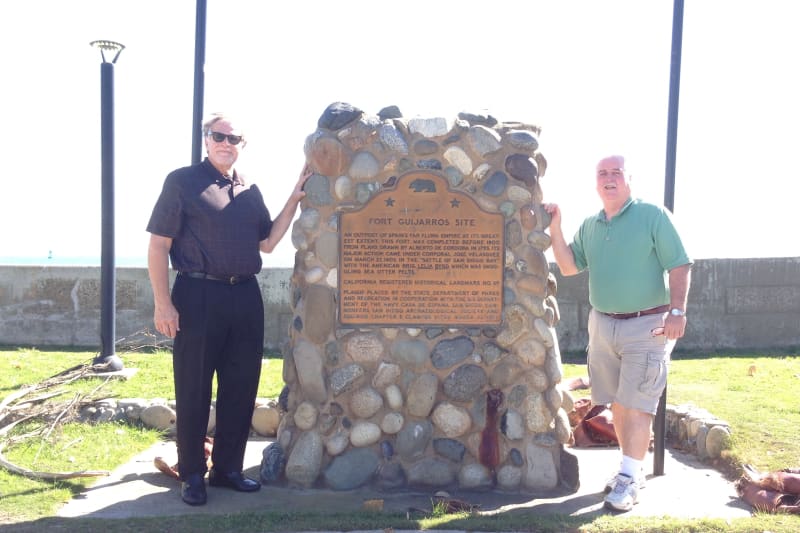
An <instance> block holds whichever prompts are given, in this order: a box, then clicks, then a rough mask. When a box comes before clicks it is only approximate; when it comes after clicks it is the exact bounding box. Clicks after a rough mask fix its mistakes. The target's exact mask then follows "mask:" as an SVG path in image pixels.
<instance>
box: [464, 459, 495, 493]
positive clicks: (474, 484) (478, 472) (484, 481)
mask: <svg viewBox="0 0 800 533" xmlns="http://www.w3.org/2000/svg"><path fill="white" fill-rule="evenodd" d="M458 486H459V487H461V488H462V489H468V490H469V489H472V490H489V489H491V488H492V486H493V482H492V475H491V473H490V472H489V469H488V468H486V467H485V466H483V465H482V464H479V463H470V464H467V465H464V466H462V467H461V470H459V471H458Z"/></svg>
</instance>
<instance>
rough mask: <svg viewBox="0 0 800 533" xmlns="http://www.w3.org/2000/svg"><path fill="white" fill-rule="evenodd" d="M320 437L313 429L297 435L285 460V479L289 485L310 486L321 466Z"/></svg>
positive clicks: (321, 448) (321, 447)
mask: <svg viewBox="0 0 800 533" xmlns="http://www.w3.org/2000/svg"><path fill="white" fill-rule="evenodd" d="M322 452H323V446H322V438H321V437H320V436H319V434H317V433H316V432H315V431H307V432H305V433H303V434H301V435H300V437H298V439H297V442H296V443H295V445H294V448H292V451H291V453H290V454H289V459H288V460H287V461H286V479H287V480H289V483H290V484H291V485H297V486H299V487H302V488H311V486H312V485H313V484H314V481H315V480H316V479H317V477H318V476H319V472H320V467H321V466H322Z"/></svg>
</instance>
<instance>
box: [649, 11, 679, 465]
mask: <svg viewBox="0 0 800 533" xmlns="http://www.w3.org/2000/svg"><path fill="white" fill-rule="evenodd" d="M682 41H683V0H675V2H674V4H673V10H672V60H671V62H670V70H669V111H668V115H667V164H666V172H665V175H664V207H666V208H667V209H669V210H670V211H671V212H672V211H674V210H675V153H676V152H677V147H678V96H679V94H680V87H681V44H682ZM653 434H654V435H653V438H654V441H655V442H654V449H653V474H654V475H656V476H662V475H664V440H665V439H666V436H667V387H666V386H665V387H664V392H662V393H661V400H660V401H659V402H658V409H657V410H656V419H655V422H654V423H653Z"/></svg>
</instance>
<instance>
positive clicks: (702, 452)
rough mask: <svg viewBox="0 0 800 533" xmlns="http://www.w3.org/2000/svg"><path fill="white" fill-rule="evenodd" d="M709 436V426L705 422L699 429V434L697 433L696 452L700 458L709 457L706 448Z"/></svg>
mask: <svg viewBox="0 0 800 533" xmlns="http://www.w3.org/2000/svg"><path fill="white" fill-rule="evenodd" d="M707 436H708V426H706V425H705V424H703V425H702V426H700V427H699V428H698V429H697V434H696V435H695V446H696V448H695V453H696V454H697V457H699V458H700V459H706V458H707V457H708V450H706V437H707Z"/></svg>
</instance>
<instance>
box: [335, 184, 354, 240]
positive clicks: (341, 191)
mask: <svg viewBox="0 0 800 533" xmlns="http://www.w3.org/2000/svg"><path fill="white" fill-rule="evenodd" d="M333 192H334V194H336V197H337V198H338V199H339V200H347V199H349V198H350V197H351V196H352V194H353V180H351V179H350V178H349V177H347V176H339V177H338V178H336V181H335V182H334V184H333ZM334 229H335V228H334Z"/></svg>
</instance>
